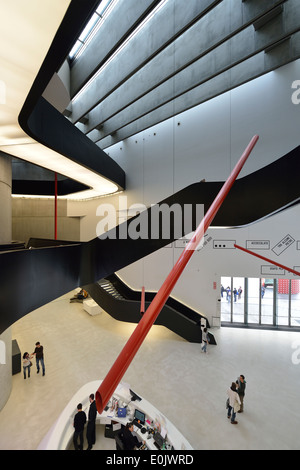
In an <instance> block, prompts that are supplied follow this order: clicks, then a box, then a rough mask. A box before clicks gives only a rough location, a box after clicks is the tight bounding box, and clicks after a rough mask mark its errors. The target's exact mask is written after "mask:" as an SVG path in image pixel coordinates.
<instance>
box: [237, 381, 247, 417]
mask: <svg viewBox="0 0 300 470" xmlns="http://www.w3.org/2000/svg"><path fill="white" fill-rule="evenodd" d="M236 384H237V387H238V389H237V392H238V395H239V397H240V400H241V408H240V409H239V411H238V413H242V412H243V411H244V396H245V389H246V380H245V376H244V375H240V376H239V378H238V379H237V381H236Z"/></svg>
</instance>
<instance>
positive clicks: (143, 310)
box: [140, 286, 145, 315]
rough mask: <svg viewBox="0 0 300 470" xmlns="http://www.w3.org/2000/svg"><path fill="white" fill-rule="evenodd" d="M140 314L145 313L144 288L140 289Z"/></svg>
mask: <svg viewBox="0 0 300 470" xmlns="http://www.w3.org/2000/svg"><path fill="white" fill-rule="evenodd" d="M140 313H141V315H143V314H144V313H145V287H144V286H143V287H142V294H141V308H140Z"/></svg>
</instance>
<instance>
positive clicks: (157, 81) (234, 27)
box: [0, 0, 300, 196]
mask: <svg viewBox="0 0 300 470" xmlns="http://www.w3.org/2000/svg"><path fill="white" fill-rule="evenodd" d="M70 3H71V2H70V0H43V2H42V6H41V2H40V1H38V0H27V1H26V2H24V1H23V0H14V1H13V2H7V1H4V0H0V6H1V29H0V70H1V76H0V111H1V113H0V151H2V152H5V153H7V154H10V155H13V156H16V157H18V158H21V159H24V160H27V161H30V162H33V163H35V164H37V165H40V166H42V167H44V168H47V169H50V170H53V171H56V172H58V173H60V174H62V175H65V176H68V177H70V178H73V179H75V180H77V181H80V182H81V183H83V184H86V185H87V186H89V187H91V188H92V192H91V193H90V194H89V196H90V195H97V194H101V191H102V189H103V188H102V186H101V185H103V183H106V181H104V179H103V178H101V176H99V175H97V174H96V173H95V172H93V171H90V170H89V169H88V168H86V167H83V166H80V165H78V164H76V163H74V162H72V161H71V160H70V159H68V158H65V157H63V156H62V155H60V154H58V153H57V152H54V151H52V150H50V149H49V148H47V147H45V146H43V145H41V144H39V143H38V142H37V141H35V140H33V139H32V138H30V137H28V136H27V135H26V134H25V133H24V132H23V131H22V129H21V128H20V126H19V124H18V115H19V113H20V110H21V108H22V106H23V103H24V101H25V99H26V97H27V95H28V93H29V91H30V89H31V86H32V84H33V82H34V79H35V77H36V76H37V74H38V71H39V68H40V66H41V64H42V63H43V60H44V58H45V56H46V54H47V51H48V50H49V47H50V45H51V42H52V40H53V37H54V36H55V34H56V31H57V29H58V28H59V26H60V24H61V21H62V19H63V17H64V15H65V12H66V11H67V9H68V7H69V5H70ZM114 4H115V6H114ZM70 27H71V25H70ZM299 57H300V8H299V0H264V1H261V0H201V1H200V0H189V1H188V2H183V1H182V0H164V1H162V2H161V1H158V0H156V1H153V0H139V1H138V2H136V0H115V1H114V2H113V3H112V5H111V11H110V13H109V15H108V16H107V17H106V18H105V20H103V21H102V23H101V27H100V28H99V29H98V31H97V32H96V33H95V35H94V36H93V39H92V40H91V41H90V42H89V43H88V44H87V46H86V47H85V49H84V52H83V53H82V54H81V55H80V56H79V57H78V58H77V59H75V60H74V61H73V62H72V63H69V64H68V67H69V69H70V70H69V73H70V75H69V78H68V80H69V82H68V86H67V87H66V86H65V85H66V83H63V81H60V73H59V74H58V76H57V75H56V74H54V77H53V80H52V83H50V85H49V88H48V89H46V90H45V95H44V96H45V97H46V99H48V100H49V102H52V104H53V102H55V101H56V108H59V111H60V112H63V113H64V114H65V115H66V116H68V120H69V121H71V123H73V124H74V125H75V126H76V127H77V128H79V129H80V130H81V132H82V133H83V134H85V135H86V136H87V137H89V139H90V141H92V142H94V143H95V144H96V145H97V146H99V147H100V148H102V149H106V148H108V147H109V146H110V145H112V144H114V143H117V142H119V141H121V140H124V139H126V138H127V137H129V136H132V135H134V134H136V133H138V132H140V131H142V130H144V129H147V128H149V127H151V126H153V125H155V124H157V123H159V122H162V121H163V120H165V119H168V118H170V117H172V116H175V115H177V114H178V113H181V112H183V111H185V110H187V109H189V108H192V107H193V106H196V105H198V104H200V103H202V102H204V101H206V100H209V99H211V98H213V97H215V96H217V95H219V94H221V93H224V92H226V91H228V90H230V89H232V88H234V87H237V86H239V85H241V84H243V83H245V82H247V81H249V80H252V79H254V78H256V77H258V76H260V75H263V74H265V73H268V72H270V71H272V70H274V69H276V68H278V67H281V66H282V65H285V64H286V63H288V62H291V61H293V60H296V59H298V58H299ZM65 66H66V64H64V67H65ZM53 83H54V87H53ZM51 85H52V90H51ZM64 87H65V88H64ZM53 90H54V92H53ZM47 92H49V93H48V94H47ZM58 102H59V103H60V106H58V105H57V103H58ZM105 191H107V192H113V191H114V189H112V188H108V189H106V190H105Z"/></svg>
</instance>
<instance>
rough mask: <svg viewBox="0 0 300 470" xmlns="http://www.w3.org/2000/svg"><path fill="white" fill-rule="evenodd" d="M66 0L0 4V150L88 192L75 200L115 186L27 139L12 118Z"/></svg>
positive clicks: (20, 0)
mask: <svg viewBox="0 0 300 470" xmlns="http://www.w3.org/2000/svg"><path fill="white" fill-rule="evenodd" d="M69 4H70V0H43V1H42V2H41V1H40V0H26V1H24V0H14V1H11V2H8V1H7V0H0V11H1V20H0V21H1V28H0V150H1V151H3V152H5V153H8V154H10V155H13V156H15V157H18V158H21V159H24V160H27V161H30V162H32V163H35V164H38V165H40V166H42V167H45V168H48V169H50V170H54V171H56V172H58V173H60V174H62V175H65V176H67V177H69V178H72V179H74V180H77V181H80V182H81V183H84V184H86V185H87V186H89V187H91V188H93V189H92V190H91V191H85V192H84V193H80V194H79V193H78V194H77V196H76V197H80V198H83V197H92V196H96V195H99V194H103V193H107V192H114V191H115V190H116V186H115V185H114V184H113V183H110V182H108V181H107V180H105V179H104V178H102V177H101V176H98V175H96V174H95V173H94V172H92V171H90V170H88V169H84V168H83V167H81V166H80V165H78V164H76V163H73V162H71V161H70V160H69V159H67V158H66V157H63V156H62V155H59V154H57V153H56V152H54V151H52V150H50V149H48V148H46V147H45V146H43V145H42V144H40V143H38V142H36V141H35V140H33V139H32V138H30V137H28V136H27V135H26V134H25V133H24V131H23V130H22V129H21V127H20V126H19V124H18V115H19V113H20V111H21V108H22V106H23V104H24V101H25V99H26V97H27V95H28V93H29V91H30V88H31V86H32V84H33V81H34V79H35V77H36V75H37V74H38V71H39V68H40V66H41V64H42V62H43V60H44V58H45V56H46V54H47V52H48V50H49V48H50V45H51V42H52V40H53V37H54V35H55V33H56V31H57V29H58V27H59V25H60V23H61V21H62V19H63V16H64V14H65V12H66V10H67V8H68V6H69Z"/></svg>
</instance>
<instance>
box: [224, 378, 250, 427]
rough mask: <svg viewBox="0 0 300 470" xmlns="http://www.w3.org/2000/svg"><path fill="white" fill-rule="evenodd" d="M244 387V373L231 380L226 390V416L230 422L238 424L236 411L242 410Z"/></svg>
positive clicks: (240, 411)
mask: <svg viewBox="0 0 300 470" xmlns="http://www.w3.org/2000/svg"><path fill="white" fill-rule="evenodd" d="M245 389H246V380H245V376H244V375H240V376H239V378H238V379H237V380H236V381H235V382H232V384H231V387H230V388H229V389H228V390H227V395H228V398H227V402H226V408H227V418H228V419H230V421H231V424H238V421H236V413H242V412H243V411H244V397H245Z"/></svg>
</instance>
